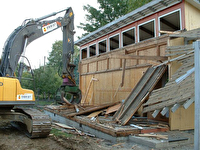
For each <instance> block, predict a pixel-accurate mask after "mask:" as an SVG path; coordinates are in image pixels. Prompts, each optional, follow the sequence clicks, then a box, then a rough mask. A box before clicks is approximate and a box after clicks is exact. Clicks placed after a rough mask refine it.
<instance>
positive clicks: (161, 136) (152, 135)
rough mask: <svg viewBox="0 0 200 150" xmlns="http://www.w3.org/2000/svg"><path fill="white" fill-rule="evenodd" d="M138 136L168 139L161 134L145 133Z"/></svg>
mask: <svg viewBox="0 0 200 150" xmlns="http://www.w3.org/2000/svg"><path fill="white" fill-rule="evenodd" d="M138 136H141V137H155V138H158V139H166V140H167V139H168V135H162V134H148V133H145V134H138Z"/></svg>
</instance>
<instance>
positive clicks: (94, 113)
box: [87, 110, 103, 118]
mask: <svg viewBox="0 0 200 150" xmlns="http://www.w3.org/2000/svg"><path fill="white" fill-rule="evenodd" d="M102 112H103V110H100V111H96V112H93V113H91V114H90V115H88V116H87V117H88V118H92V117H96V116H98V115H99V114H100V113H102Z"/></svg>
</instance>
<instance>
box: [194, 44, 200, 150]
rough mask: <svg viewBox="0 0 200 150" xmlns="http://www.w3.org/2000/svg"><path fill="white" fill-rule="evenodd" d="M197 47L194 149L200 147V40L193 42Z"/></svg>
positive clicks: (195, 57) (195, 60) (195, 62)
mask: <svg viewBox="0 0 200 150" xmlns="http://www.w3.org/2000/svg"><path fill="white" fill-rule="evenodd" d="M193 44H194V49H195V53H194V54H195V55H194V64H195V126H194V127H195V128H194V149H200V138H199V135H200V129H199V128H200V109H199V107H200V41H196V42H194V43H193Z"/></svg>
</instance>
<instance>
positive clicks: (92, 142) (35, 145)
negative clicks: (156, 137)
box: [0, 124, 193, 150]
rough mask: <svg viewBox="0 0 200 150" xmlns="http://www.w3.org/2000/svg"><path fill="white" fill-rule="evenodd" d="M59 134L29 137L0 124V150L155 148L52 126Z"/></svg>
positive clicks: (175, 149)
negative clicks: (106, 139)
mask: <svg viewBox="0 0 200 150" xmlns="http://www.w3.org/2000/svg"><path fill="white" fill-rule="evenodd" d="M53 130H56V131H59V134H58V135H57V134H54V133H52V132H51V134H50V135H49V136H48V137H47V138H39V139H29V138H28V137H27V136H26V135H25V134H24V133H22V132H20V131H19V130H18V129H16V128H14V127H12V126H11V125H9V124H6V125H5V124H3V125H2V124H0V150H13V149H15V150H155V149H152V148H149V147H145V146H142V145H138V144H135V143H125V142H122V143H117V144H116V143H111V142H109V141H105V140H103V139H99V138H95V137H90V136H87V135H83V136H81V135H79V134H78V133H77V131H72V130H65V129H62V128H57V127H56V128H54V127H53V128H52V131H53ZM60 133H63V134H60ZM192 149H193V145H187V146H182V147H173V148H167V149H165V150H192Z"/></svg>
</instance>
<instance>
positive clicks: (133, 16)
mask: <svg viewBox="0 0 200 150" xmlns="http://www.w3.org/2000/svg"><path fill="white" fill-rule="evenodd" d="M189 1H190V0H189ZM192 1H195V0H192ZM180 2H182V0H153V1H151V2H150V3H148V4H146V5H143V6H142V7H140V8H138V9H136V10H134V11H132V12H130V13H128V14H126V15H124V16H122V17H120V18H118V19H116V20H114V21H112V22H110V23H108V24H107V25H105V26H103V27H101V28H99V29H97V30H96V31H94V32H92V33H90V34H88V35H86V36H84V37H82V38H81V39H79V40H77V41H75V45H77V46H82V45H84V44H86V43H89V42H91V41H94V40H96V39H98V38H100V37H102V36H104V35H107V34H109V33H111V32H113V31H116V30H118V29H120V28H122V27H124V26H127V25H129V24H131V23H133V22H135V21H137V20H140V19H142V18H145V17H147V16H150V15H152V14H154V13H156V12H159V11H161V10H164V9H166V8H168V7H171V6H173V5H175V4H178V3H180Z"/></svg>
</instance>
